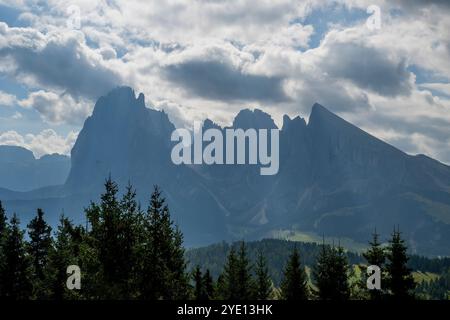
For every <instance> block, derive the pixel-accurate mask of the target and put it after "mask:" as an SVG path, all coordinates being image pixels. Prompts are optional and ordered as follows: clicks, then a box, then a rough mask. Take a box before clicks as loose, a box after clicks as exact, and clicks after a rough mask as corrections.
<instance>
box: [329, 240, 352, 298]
mask: <svg viewBox="0 0 450 320" xmlns="http://www.w3.org/2000/svg"><path fill="white" fill-rule="evenodd" d="M332 252H333V259H332V261H333V262H334V263H333V267H332V270H333V273H334V277H333V278H334V279H335V283H334V284H335V291H334V295H333V296H332V300H348V299H349V298H350V285H349V279H348V277H349V264H348V259H347V255H346V254H345V251H344V248H343V247H342V246H340V245H339V246H338V247H337V248H334V250H332Z"/></svg>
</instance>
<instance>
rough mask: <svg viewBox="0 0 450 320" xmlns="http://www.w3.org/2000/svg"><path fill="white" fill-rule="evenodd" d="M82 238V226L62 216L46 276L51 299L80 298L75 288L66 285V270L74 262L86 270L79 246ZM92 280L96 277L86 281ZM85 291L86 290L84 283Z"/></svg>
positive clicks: (50, 253) (87, 282)
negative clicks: (74, 224) (81, 259)
mask: <svg viewBox="0 0 450 320" xmlns="http://www.w3.org/2000/svg"><path fill="white" fill-rule="evenodd" d="M81 238H82V235H81V229H80V227H78V228H76V227H74V226H73V224H72V222H71V221H70V220H69V219H68V218H66V217H64V216H61V218H60V220H59V225H58V229H57V231H56V234H55V240H54V246H53V247H52V248H51V250H50V252H49V261H48V268H47V273H46V278H45V281H46V282H47V283H48V287H49V289H50V290H49V299H52V300H63V299H72V298H74V299H75V298H79V296H78V295H77V292H76V291H75V290H68V289H67V287H66V281H67V273H66V270H67V267H68V266H69V265H73V264H74V265H79V266H80V268H82V270H83V271H86V270H84V268H83V267H84V266H83V265H82V264H81V263H80V262H81V261H80V255H81V252H80V249H79V246H80V245H81V241H82V239H81ZM84 274H86V273H84ZM84 280H86V279H84ZM92 281H95V279H93V278H91V279H89V280H88V281H84V282H85V283H86V284H89V283H90V282H91V283H92ZM83 292H86V288H85V287H84V285H83ZM87 297H88V296H87Z"/></svg>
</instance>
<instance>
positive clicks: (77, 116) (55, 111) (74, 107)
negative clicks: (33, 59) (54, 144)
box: [19, 90, 92, 125]
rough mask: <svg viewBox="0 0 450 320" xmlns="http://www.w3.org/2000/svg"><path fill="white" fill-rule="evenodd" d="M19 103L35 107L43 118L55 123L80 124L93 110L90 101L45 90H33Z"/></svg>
mask: <svg viewBox="0 0 450 320" xmlns="http://www.w3.org/2000/svg"><path fill="white" fill-rule="evenodd" d="M19 105H20V106H22V107H24V108H32V109H35V110H36V111H37V112H39V114H40V115H41V117H42V119H44V120H45V121H46V122H49V123H55V124H61V123H68V124H75V125H79V124H81V123H82V122H83V121H84V119H86V117H87V116H88V115H89V114H90V113H91V111H92V105H91V103H90V102H89V101H85V100H82V99H79V100H78V101H77V100H75V99H73V98H72V97H71V96H70V95H68V94H56V93H54V92H49V91H44V90H39V91H35V92H31V93H30V94H29V96H28V97H27V98H26V99H23V100H20V101H19Z"/></svg>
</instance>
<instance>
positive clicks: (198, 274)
mask: <svg viewBox="0 0 450 320" xmlns="http://www.w3.org/2000/svg"><path fill="white" fill-rule="evenodd" d="M192 277H193V279H194V299H195V300H204V297H205V287H204V282H203V275H202V271H201V270H200V266H199V265H197V266H196V267H195V268H194V271H193V273H192Z"/></svg>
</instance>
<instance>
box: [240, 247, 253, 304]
mask: <svg viewBox="0 0 450 320" xmlns="http://www.w3.org/2000/svg"><path fill="white" fill-rule="evenodd" d="M251 272H252V266H251V264H250V260H249V258H248V255H247V249H246V247H245V242H244V241H242V242H241V244H240V247H239V252H238V263H237V293H238V300H250V299H252V298H253V292H254V290H253V288H254V282H253V278H252V274H251Z"/></svg>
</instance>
